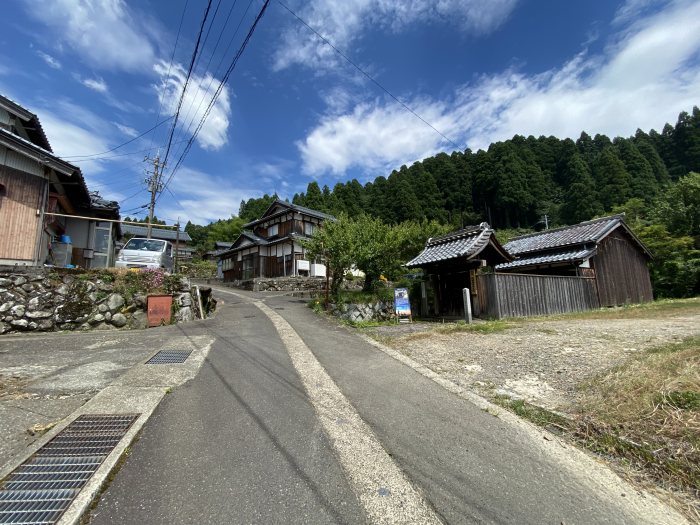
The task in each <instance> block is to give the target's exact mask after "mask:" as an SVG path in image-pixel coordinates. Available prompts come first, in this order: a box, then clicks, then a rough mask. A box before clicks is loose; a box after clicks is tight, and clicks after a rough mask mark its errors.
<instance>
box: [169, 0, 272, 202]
mask: <svg viewBox="0 0 700 525" xmlns="http://www.w3.org/2000/svg"><path fill="white" fill-rule="evenodd" d="M269 4H270V0H265V3H264V4H263V6H262V8H261V9H260V12H259V13H258V15H257V16H256V17H255V21H254V22H253V24H252V25H251V27H250V29H249V30H248V34H247V35H246V37H245V39H244V40H243V43H242V44H241V46H240V48H239V49H238V52H237V53H236V55H235V56H234V57H233V60H232V61H231V64H230V65H229V67H228V69H227V70H226V73H225V75H224V77H223V78H222V79H221V82H220V83H219V87H218V88H217V90H216V92H215V93H214V96H213V97H212V99H211V101H210V102H209V105H208V106H207V109H206V110H205V112H204V115H202V118H201V119H200V121H199V124H198V125H197V129H195V131H194V133H193V134H192V136H191V137H190V139H189V140H188V141H187V145H186V146H185V149H184V150H183V152H182V154H181V155H180V158H178V160H177V163H176V164H175V167H174V168H173V169H172V171H171V172H170V176H169V177H168V180H167V181H166V183H165V187H166V188H167V187H168V185H169V184H170V181H171V180H172V179H173V177H174V176H175V173H176V172H177V170H178V168H179V167H180V165H181V164H182V161H183V160H184V158H185V156H186V155H187V153H188V152H189V151H190V149H191V148H192V144H193V143H194V140H195V139H196V138H197V135H198V134H199V132H200V130H201V129H202V126H203V125H204V123H205V122H206V120H207V117H208V116H209V113H211V110H212V108H213V107H214V104H215V103H216V100H217V98H218V97H219V95H220V94H221V91H222V90H223V88H224V85H225V84H226V82H228V79H229V78H230V76H231V73H232V72H233V70H234V69H235V67H236V65H237V64H238V60H239V59H240V58H241V56H242V55H243V52H244V51H245V49H246V47H247V46H248V42H249V41H250V39H251V37H252V36H253V33H254V32H255V29H256V27H257V26H258V23H259V22H260V20H261V19H262V17H263V15H264V14H265V10H266V9H267V6H268V5H269ZM161 195H162V193H161Z"/></svg>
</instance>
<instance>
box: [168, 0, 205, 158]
mask: <svg viewBox="0 0 700 525" xmlns="http://www.w3.org/2000/svg"><path fill="white" fill-rule="evenodd" d="M211 3H212V0H209V1H208V2H207V8H206V9H205V10H204V16H203V17H202V23H201V25H200V27H199V34H198V35H197V42H196V43H195V46H194V51H192V58H191V60H190V67H189V69H188V70H187V76H186V77H185V83H184V85H183V86H182V93H180V100H179V101H178V104H177V109H176V110H175V118H174V119H173V124H172V127H171V128H170V136H169V137H168V145H167V147H166V149H165V156H164V157H163V165H166V164H167V162H168V156H169V155H170V148H171V146H172V142H173V135H174V134H175V129H176V126H177V121H178V118H179V117H180V110H181V108H182V102H183V101H184V99H185V92H186V91H187V85H188V84H189V82H190V78H191V77H192V69H193V68H194V63H195V61H196V60H197V53H198V52H199V44H200V42H201V41H202V33H203V32H204V26H205V25H206V22H207V18H208V17H209V10H210V9H211Z"/></svg>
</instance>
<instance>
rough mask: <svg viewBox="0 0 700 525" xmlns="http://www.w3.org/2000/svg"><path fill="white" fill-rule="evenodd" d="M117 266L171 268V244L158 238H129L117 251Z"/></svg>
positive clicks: (168, 269)
mask: <svg viewBox="0 0 700 525" xmlns="http://www.w3.org/2000/svg"><path fill="white" fill-rule="evenodd" d="M115 266H116V267H117V268H163V269H165V270H167V271H169V272H171V271H172V270H173V245H172V244H170V243H169V242H168V241H161V240H160V239H144V238H143V237H134V238H132V239H129V242H127V243H126V244H125V245H124V247H123V248H122V249H121V251H120V252H119V256H118V257H117V262H116V264H115Z"/></svg>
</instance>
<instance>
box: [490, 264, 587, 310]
mask: <svg viewBox="0 0 700 525" xmlns="http://www.w3.org/2000/svg"><path fill="white" fill-rule="evenodd" d="M478 281H479V301H480V306H481V311H482V315H485V316H487V317H493V318H496V319H502V318H504V317H530V316H535V315H552V314H561V313H567V312H580V311H584V310H591V309H593V308H598V307H599V306H600V304H599V302H598V295H597V293H596V287H595V279H593V278H590V277H561V276H555V275H525V274H517V273H492V274H484V275H479V276H478Z"/></svg>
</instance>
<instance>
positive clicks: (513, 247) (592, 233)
mask: <svg viewBox="0 0 700 525" xmlns="http://www.w3.org/2000/svg"><path fill="white" fill-rule="evenodd" d="M622 218H623V215H612V216H610V217H602V218H600V219H595V220H592V221H586V222H582V223H580V224H575V225H573V226H565V227H564V228H557V229H555V230H546V231H543V232H539V233H532V234H530V235H523V236H522V237H516V238H515V239H513V240H511V241H510V242H509V243H507V244H506V245H505V246H504V248H505V249H506V250H508V253H510V254H511V255H515V256H519V255H524V254H527V253H532V252H539V251H545V250H552V249H557V248H565V247H567V246H575V245H579V244H586V243H594V242H595V243H597V242H599V241H600V240H601V239H602V238H603V237H605V236H606V235H607V234H608V233H610V232H611V231H612V230H614V229H615V228H617V226H619V225H620V224H621V223H622Z"/></svg>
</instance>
